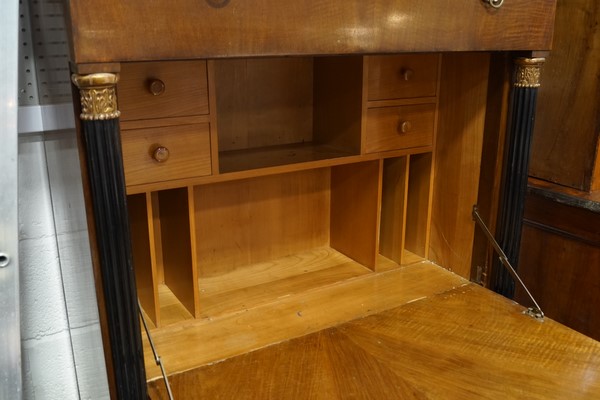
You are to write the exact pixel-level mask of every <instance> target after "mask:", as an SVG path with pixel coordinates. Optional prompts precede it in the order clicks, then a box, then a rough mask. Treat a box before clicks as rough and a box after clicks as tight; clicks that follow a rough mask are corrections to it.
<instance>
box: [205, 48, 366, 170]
mask: <svg viewBox="0 0 600 400" xmlns="http://www.w3.org/2000/svg"><path fill="white" fill-rule="evenodd" d="M214 69H215V95H216V103H217V104H216V110H217V122H218V123H217V125H218V137H219V143H218V146H219V165H220V172H221V173H227V172H234V171H241V170H250V169H256V168H264V167H271V166H278V165H285V164H294V163H300V162H308V161H317V160H323V159H330V158H337V157H343V156H348V155H356V154H360V132H361V114H362V92H363V61H362V57H359V56H351V57H349V56H343V57H288V58H257V59H227V60H215V61H214Z"/></svg>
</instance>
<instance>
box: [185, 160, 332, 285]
mask: <svg viewBox="0 0 600 400" xmlns="http://www.w3.org/2000/svg"><path fill="white" fill-rule="evenodd" d="M329 180H330V173H329V169H326V168H325V169H316V170H309V171H300V172H294V173H290V174H281V175H274V176H266V177H260V178H255V179H247V180H242V181H237V182H224V183H218V184H214V185H206V186H196V187H195V189H194V191H195V212H194V214H195V218H196V235H197V236H196V246H197V251H198V269H199V276H200V277H212V276H215V275H220V274H223V273H226V272H228V271H232V270H235V269H238V268H243V267H244V266H246V265H250V264H254V263H257V262H262V261H267V260H271V259H275V258H279V257H283V256H287V255H291V254H295V253H298V252H301V251H304V250H308V249H312V248H315V247H322V246H326V245H328V243H329V208H330V206H329V203H330V184H329Z"/></svg>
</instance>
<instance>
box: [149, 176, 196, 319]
mask: <svg viewBox="0 0 600 400" xmlns="http://www.w3.org/2000/svg"><path fill="white" fill-rule="evenodd" d="M158 201H159V208H160V229H161V240H162V243H161V245H162V259H163V268H164V278H165V284H166V285H167V286H168V287H169V289H170V290H171V291H172V292H173V294H174V295H175V296H176V297H177V299H178V300H179V301H180V302H181V304H183V306H184V307H185V308H186V309H187V310H188V311H189V313H190V314H191V315H196V313H197V312H198V311H197V304H198V298H197V297H198V295H197V293H198V283H197V272H196V271H195V268H194V265H195V261H194V260H193V259H192V249H191V246H192V245H193V244H192V243H191V237H190V214H189V207H190V205H189V198H188V189H187V188H182V189H174V190H164V191H161V192H159V193H158Z"/></svg>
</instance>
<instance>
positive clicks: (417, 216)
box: [405, 153, 432, 258]
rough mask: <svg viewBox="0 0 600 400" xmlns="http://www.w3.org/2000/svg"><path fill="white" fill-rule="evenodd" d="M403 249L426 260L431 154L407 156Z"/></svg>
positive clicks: (429, 209) (429, 208) (429, 213)
mask: <svg viewBox="0 0 600 400" xmlns="http://www.w3.org/2000/svg"><path fill="white" fill-rule="evenodd" d="M408 160H409V161H408V162H409V173H408V198H407V206H406V238H405V248H406V250H408V251H411V252H413V253H415V254H416V255H418V256H421V257H424V258H427V252H428V250H427V248H428V247H429V221H430V218H431V165H432V164H431V163H432V154H431V153H424V154H414V155H411V156H409V159H408Z"/></svg>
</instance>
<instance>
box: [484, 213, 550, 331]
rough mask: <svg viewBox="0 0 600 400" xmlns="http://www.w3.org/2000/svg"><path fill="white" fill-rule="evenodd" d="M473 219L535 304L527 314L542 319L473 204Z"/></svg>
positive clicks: (527, 290) (538, 309) (522, 285)
mask: <svg viewBox="0 0 600 400" xmlns="http://www.w3.org/2000/svg"><path fill="white" fill-rule="evenodd" d="M473 219H474V220H475V222H477V224H478V225H479V227H480V228H481V230H482V231H483V233H484V234H485V236H486V237H487V238H488V240H489V241H490V243H491V244H492V246H493V247H494V249H495V250H496V252H497V253H498V255H499V256H500V257H499V258H500V262H501V263H502V264H503V265H504V266H505V267H506V269H507V270H508V272H509V273H510V275H511V276H512V277H513V279H514V280H516V281H517V282H519V284H520V285H521V287H523V289H525V292H526V293H527V295H528V296H529V298H530V299H531V301H532V302H533V304H534V305H535V308H529V309H528V314H529V315H532V316H533V317H534V318H537V319H542V320H543V319H544V312H543V311H542V309H541V308H540V306H539V305H538V303H537V301H535V299H534V298H533V295H532V294H531V292H530V291H529V289H527V286H525V283H523V281H522V280H521V278H520V277H519V274H517V271H515V269H514V268H513V266H512V265H511V263H510V261H509V260H508V257H507V256H506V253H504V251H503V250H502V248H501V247H500V245H499V244H498V242H497V241H496V239H495V238H494V235H492V232H490V230H489V229H488V227H487V225H486V224H485V222H483V219H481V215H479V209H478V208H477V205H474V206H473Z"/></svg>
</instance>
